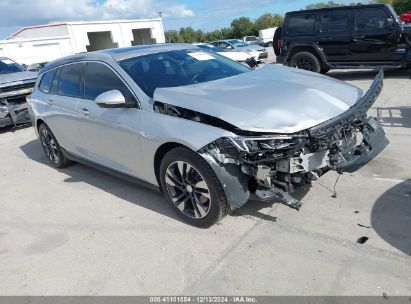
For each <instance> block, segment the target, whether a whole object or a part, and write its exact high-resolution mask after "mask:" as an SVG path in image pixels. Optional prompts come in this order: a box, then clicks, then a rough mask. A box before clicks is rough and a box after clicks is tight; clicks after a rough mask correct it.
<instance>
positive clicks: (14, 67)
mask: <svg viewBox="0 0 411 304" xmlns="http://www.w3.org/2000/svg"><path fill="white" fill-rule="evenodd" d="M24 71H25V70H24V69H23V68H22V67H21V66H19V65H18V64H17V63H15V62H14V61H13V60H11V59H8V58H3V59H0V74H11V73H18V72H24Z"/></svg>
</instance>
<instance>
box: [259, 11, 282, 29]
mask: <svg viewBox="0 0 411 304" xmlns="http://www.w3.org/2000/svg"><path fill="white" fill-rule="evenodd" d="M283 22H284V18H283V16H281V15H278V14H270V13H267V14H264V15H261V16H260V17H258V18H257V19H256V20H255V22H254V31H255V32H257V33H258V31H259V30H263V29H267V28H270V27H277V26H280V25H281V24H283Z"/></svg>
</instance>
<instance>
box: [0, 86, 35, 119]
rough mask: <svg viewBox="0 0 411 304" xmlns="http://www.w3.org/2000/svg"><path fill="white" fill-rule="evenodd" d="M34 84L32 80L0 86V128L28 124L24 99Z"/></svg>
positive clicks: (28, 117) (28, 116)
mask: <svg viewBox="0 0 411 304" xmlns="http://www.w3.org/2000/svg"><path fill="white" fill-rule="evenodd" d="M34 83H35V79H32V80H29V81H19V82H15V83H8V84H5V85H2V86H0V127H4V126H9V125H14V126H16V125H17V124H23V123H28V122H30V115H29V112H28V106H27V102H26V97H27V96H28V95H29V94H31V92H32V90H33V87H34Z"/></svg>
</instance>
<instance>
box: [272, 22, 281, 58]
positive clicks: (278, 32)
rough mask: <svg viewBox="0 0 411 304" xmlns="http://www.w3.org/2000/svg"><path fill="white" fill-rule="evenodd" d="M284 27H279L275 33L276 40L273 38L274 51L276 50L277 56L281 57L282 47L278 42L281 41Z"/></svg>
mask: <svg viewBox="0 0 411 304" xmlns="http://www.w3.org/2000/svg"><path fill="white" fill-rule="evenodd" d="M282 29H283V27H282V26H279V27H278V28H277V29H276V30H275V33H274V38H273V43H272V45H273V49H274V53H275V55H276V56H279V55H281V54H280V53H281V51H280V47H279V45H278V40H279V39H281V32H282Z"/></svg>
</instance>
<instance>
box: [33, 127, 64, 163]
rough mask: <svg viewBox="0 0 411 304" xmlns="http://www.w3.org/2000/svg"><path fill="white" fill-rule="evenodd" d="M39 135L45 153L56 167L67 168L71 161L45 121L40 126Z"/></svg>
mask: <svg viewBox="0 0 411 304" xmlns="http://www.w3.org/2000/svg"><path fill="white" fill-rule="evenodd" d="M39 136H40V142H41V145H42V147H43V150H44V153H45V154H46V156H47V158H48V159H49V161H50V163H51V164H52V165H53V166H54V167H56V168H65V167H67V166H69V165H70V164H71V161H70V160H69V159H67V158H66V157H65V156H64V154H63V152H62V151H61V147H60V145H59V143H58V141H57V139H56V137H55V136H54V134H53V132H51V130H50V128H49V127H48V126H47V125H46V124H45V123H42V124H41V125H40V126H39Z"/></svg>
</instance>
